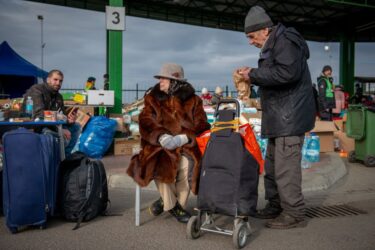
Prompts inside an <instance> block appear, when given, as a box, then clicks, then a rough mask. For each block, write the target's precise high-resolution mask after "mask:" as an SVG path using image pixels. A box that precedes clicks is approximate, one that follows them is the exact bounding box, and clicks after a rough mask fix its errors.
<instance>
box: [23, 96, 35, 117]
mask: <svg viewBox="0 0 375 250" xmlns="http://www.w3.org/2000/svg"><path fill="white" fill-rule="evenodd" d="M33 108H34V102H33V99H31V96H28V97H27V100H26V110H25V111H26V114H27V115H28V116H30V117H33Z"/></svg>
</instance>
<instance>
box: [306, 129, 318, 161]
mask: <svg viewBox="0 0 375 250" xmlns="http://www.w3.org/2000/svg"><path fill="white" fill-rule="evenodd" d="M319 154H320V142H319V136H316V135H315V134H313V133H311V139H310V140H309V142H308V144H307V149H306V155H307V159H308V161H309V162H319V160H320V157H319Z"/></svg>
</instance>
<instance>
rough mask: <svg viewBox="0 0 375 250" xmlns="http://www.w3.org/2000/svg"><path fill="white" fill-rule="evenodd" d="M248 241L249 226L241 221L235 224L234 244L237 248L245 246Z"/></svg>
mask: <svg viewBox="0 0 375 250" xmlns="http://www.w3.org/2000/svg"><path fill="white" fill-rule="evenodd" d="M246 243H247V227H246V224H245V223H243V222H241V223H238V224H237V225H235V227H234V230H233V245H234V247H235V248H237V249H241V248H243V247H244V246H245V245H246Z"/></svg>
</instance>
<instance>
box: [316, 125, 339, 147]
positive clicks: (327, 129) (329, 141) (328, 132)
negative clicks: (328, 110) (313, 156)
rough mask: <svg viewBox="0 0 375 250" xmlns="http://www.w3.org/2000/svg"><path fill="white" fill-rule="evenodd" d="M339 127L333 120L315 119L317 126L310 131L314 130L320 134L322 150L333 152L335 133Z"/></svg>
mask: <svg viewBox="0 0 375 250" xmlns="http://www.w3.org/2000/svg"><path fill="white" fill-rule="evenodd" d="M336 131H337V128H336V126H335V124H334V123H333V122H330V121H315V127H314V129H313V130H311V131H310V132H314V133H315V134H316V135H318V136H319V140H320V152H333V151H334V145H333V134H334V132H336Z"/></svg>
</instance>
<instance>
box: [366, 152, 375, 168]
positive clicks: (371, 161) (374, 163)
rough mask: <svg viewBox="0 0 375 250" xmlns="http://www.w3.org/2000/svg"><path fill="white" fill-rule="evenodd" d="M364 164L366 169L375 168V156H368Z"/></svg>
mask: <svg viewBox="0 0 375 250" xmlns="http://www.w3.org/2000/svg"><path fill="white" fill-rule="evenodd" d="M363 163H364V164H365V166H366V167H369V168H371V167H375V156H373V155H366V157H365V159H364V160H363Z"/></svg>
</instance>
